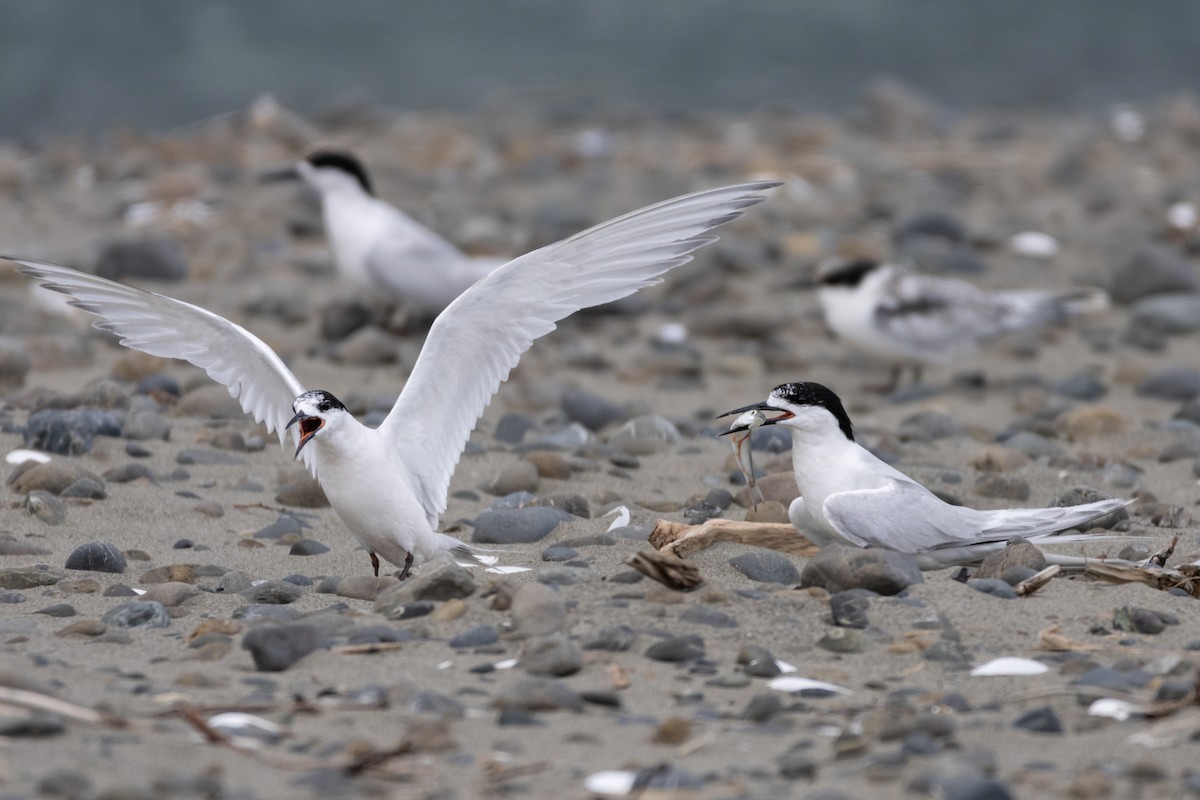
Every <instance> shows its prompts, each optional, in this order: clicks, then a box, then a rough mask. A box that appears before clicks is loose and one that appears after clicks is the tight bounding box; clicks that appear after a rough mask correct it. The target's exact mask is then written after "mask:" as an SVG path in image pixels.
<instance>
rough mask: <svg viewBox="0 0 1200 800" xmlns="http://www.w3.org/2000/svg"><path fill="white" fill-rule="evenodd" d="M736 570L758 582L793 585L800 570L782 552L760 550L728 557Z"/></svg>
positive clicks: (798, 577)
mask: <svg viewBox="0 0 1200 800" xmlns="http://www.w3.org/2000/svg"><path fill="white" fill-rule="evenodd" d="M729 563H730V564H731V565H732V566H733V568H734V569H736V570H737V571H738V572H740V573H742V574H743V575H745V576H746V577H747V578H749V579H750V580H752V581H757V582H758V583H782V584H787V585H793V584H796V583H799V582H800V572H799V571H798V570H797V569H796V565H795V564H793V563H792V561H791V559H789V558H788V557H787V556H785V555H783V554H782V553H773V552H771V551H769V550H762V551H757V552H753V553H742V554H741V555H737V556H734V557H733V558H731V559H729Z"/></svg>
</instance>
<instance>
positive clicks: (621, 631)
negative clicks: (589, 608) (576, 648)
mask: <svg viewBox="0 0 1200 800" xmlns="http://www.w3.org/2000/svg"><path fill="white" fill-rule="evenodd" d="M636 639H637V633H636V632H635V631H634V630H633V628H631V627H629V626H628V625H610V626H607V627H604V628H601V629H600V630H598V631H596V632H595V633H594V634H592V636H591V637H590V638H588V639H586V640H585V641H584V643H583V649H584V650H604V651H607V652H610V653H624V652H626V651H627V650H629V649H630V648H631V647H633V643H634V641H635V640H636Z"/></svg>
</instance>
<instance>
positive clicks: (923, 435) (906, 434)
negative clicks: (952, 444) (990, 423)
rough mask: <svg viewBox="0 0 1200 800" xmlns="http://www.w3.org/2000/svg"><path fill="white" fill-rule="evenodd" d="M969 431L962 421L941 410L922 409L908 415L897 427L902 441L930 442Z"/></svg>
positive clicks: (897, 432) (961, 434) (897, 433)
mask: <svg viewBox="0 0 1200 800" xmlns="http://www.w3.org/2000/svg"><path fill="white" fill-rule="evenodd" d="M966 432H967V430H966V428H965V427H963V425H962V423H961V422H959V421H958V420H956V419H954V417H952V416H950V415H949V414H946V413H944V412H941V411H921V412H919V413H916V414H913V415H912V416H909V417H907V418H906V419H904V420H903V421H902V422H901V423H900V427H899V428H897V429H896V435H897V436H898V437H899V438H900V440H901V441H921V442H928V441H934V440H937V439H949V438H952V437H956V436H963V435H965V434H966Z"/></svg>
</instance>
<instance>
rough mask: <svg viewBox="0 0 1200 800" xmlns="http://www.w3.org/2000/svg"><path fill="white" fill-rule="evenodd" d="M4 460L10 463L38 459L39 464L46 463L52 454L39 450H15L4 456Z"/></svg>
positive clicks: (21, 462)
mask: <svg viewBox="0 0 1200 800" xmlns="http://www.w3.org/2000/svg"><path fill="white" fill-rule="evenodd" d="M4 460H5V461H6V462H8V463H9V464H24V463H25V462H26V461H36V462H38V463H39V464H45V463H46V462H47V461H49V460H50V456H48V455H46V454H45V453H42V452H39V451H37V450H13V451H12V452H11V453H9V454H8V455H6V456H5V457H4Z"/></svg>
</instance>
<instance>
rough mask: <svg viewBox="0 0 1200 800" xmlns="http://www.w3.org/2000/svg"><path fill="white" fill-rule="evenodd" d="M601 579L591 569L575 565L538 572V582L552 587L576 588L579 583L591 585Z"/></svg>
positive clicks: (564, 565)
mask: <svg viewBox="0 0 1200 800" xmlns="http://www.w3.org/2000/svg"><path fill="white" fill-rule="evenodd" d="M599 579H600V576H599V575H598V574H597V573H596V571H595V570H593V569H592V568H591V567H588V566H577V565H575V564H563V565H562V566H558V567H546V568H544V569H539V570H538V571H537V580H538V582H539V583H544V584H548V585H551V586H574V585H575V584H577V583H590V582H592V581H596V580H599Z"/></svg>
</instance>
